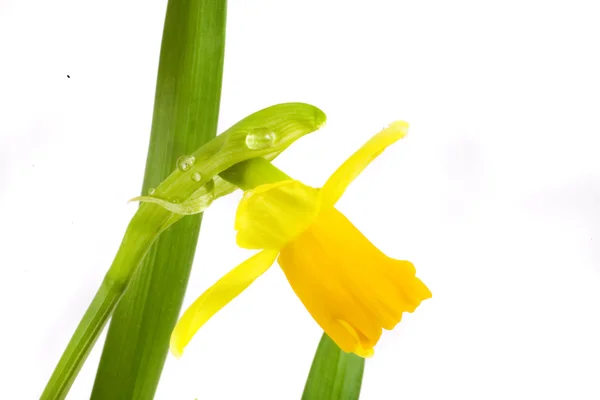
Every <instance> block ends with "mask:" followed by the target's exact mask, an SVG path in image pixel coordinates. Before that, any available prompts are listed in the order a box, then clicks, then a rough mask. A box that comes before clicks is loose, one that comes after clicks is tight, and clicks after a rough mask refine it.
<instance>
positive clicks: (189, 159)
mask: <svg viewBox="0 0 600 400" xmlns="http://www.w3.org/2000/svg"><path fill="white" fill-rule="evenodd" d="M194 162H196V158H195V157H194V156H181V157H179V158H178V159H177V168H179V170H180V171H183V172H185V171H187V170H189V169H190V168H192V165H194Z"/></svg>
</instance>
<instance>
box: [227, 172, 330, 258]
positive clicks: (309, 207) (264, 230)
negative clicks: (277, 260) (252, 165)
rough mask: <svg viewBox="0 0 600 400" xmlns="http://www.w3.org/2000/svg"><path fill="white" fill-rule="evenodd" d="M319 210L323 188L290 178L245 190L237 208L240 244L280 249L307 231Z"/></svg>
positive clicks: (238, 241) (237, 227)
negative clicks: (320, 191)
mask: <svg viewBox="0 0 600 400" xmlns="http://www.w3.org/2000/svg"><path fill="white" fill-rule="evenodd" d="M318 212H319V190H318V189H315V188H312V187H310V186H306V185H305V184H303V183H302V182H299V181H294V180H288V181H282V182H277V183H272V184H266V185H261V186H258V187H257V188H255V189H253V190H249V191H247V192H246V193H244V197H243V198H242V201H241V202H240V205H239V206H238V209H237V215H236V219H235V229H236V230H237V231H238V233H237V237H236V240H237V244H238V246H240V247H243V248H246V249H278V248H280V247H282V246H283V245H285V243H287V242H288V241H290V240H291V239H293V238H294V237H296V236H298V235H299V234H301V233H302V232H304V231H305V230H306V229H307V228H308V227H309V226H310V225H311V224H312V222H313V221H314V220H315V218H316V216H317V214H318Z"/></svg>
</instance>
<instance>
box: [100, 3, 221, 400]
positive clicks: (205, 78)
mask: <svg viewBox="0 0 600 400" xmlns="http://www.w3.org/2000/svg"><path fill="white" fill-rule="evenodd" d="M226 7H227V2H226V0H169V3H168V5H167V14H166V18H165V26H164V31H163V39H162V46H161V54H160V63H159V68H158V80H157V84H156V96H155V101H154V117H153V121H152V135H151V138H150V147H149V149H148V159H147V161H146V173H145V177H144V184H143V188H142V193H144V194H145V193H148V190H149V189H150V188H153V187H154V188H155V187H157V186H158V185H159V184H160V183H161V182H162V181H163V180H164V179H165V178H166V177H167V176H169V175H170V174H171V173H172V171H173V168H174V167H175V164H176V161H177V159H178V158H179V157H180V156H182V155H185V154H190V153H192V152H193V151H195V150H197V149H198V148H199V147H200V146H201V145H203V144H204V143H206V142H208V141H210V140H211V139H212V138H213V137H214V136H215V133H216V129H217V120H218V115H219V105H220V97H221V82H222V74H223V59H224V49H225V21H226ZM144 206H153V205H150V204H143V205H142V206H141V207H140V210H141V209H143V208H144ZM152 208H156V206H153V207H152ZM161 210H163V211H165V212H166V210H164V209H162V208H161ZM168 214H170V213H168ZM201 220H202V216H201V215H195V216H191V217H188V218H185V219H183V220H181V221H179V222H178V223H177V224H176V225H173V226H171V227H170V228H169V229H168V230H167V231H166V232H164V233H163V234H162V235H161V237H160V238H159V239H158V240H157V241H156V243H155V244H154V245H153V246H152V248H151V250H150V251H149V252H148V254H147V256H146V258H145V259H144V261H143V262H142V264H141V265H140V270H139V271H138V272H137V274H136V276H135V277H134V279H133V282H132V283H131V286H130V288H129V289H128V291H127V293H126V294H125V296H123V299H122V300H121V302H120V303H119V305H118V307H117V309H116V311H115V313H114V315H113V318H112V321H111V324H110V327H109V331H108V335H107V338H106V343H105V345H104V350H103V353H102V358H101V360H100V366H99V368H98V372H97V375H96V381H95V383H94V388H93V392H92V396H91V398H92V399H110V400H116V399H128V400H129V399H152V398H153V397H154V393H155V391H156V387H157V385H158V381H159V379H160V375H161V372H162V368H163V364H164V361H165V358H166V355H167V351H168V346H169V336H170V334H171V330H172V329H173V327H174V325H175V322H176V320H177V317H178V314H179V311H180V308H181V304H182V302H183V296H184V294H185V289H186V286H187V281H188V277H189V274H190V269H191V266H192V261H193V258H194V254H195V250H196V243H197V239H198V234H199V230H200V223H201Z"/></svg>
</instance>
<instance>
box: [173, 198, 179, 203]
mask: <svg viewBox="0 0 600 400" xmlns="http://www.w3.org/2000/svg"><path fill="white" fill-rule="evenodd" d="M171 203H173V204H179V203H181V200H179V199H177V198H175V199H171Z"/></svg>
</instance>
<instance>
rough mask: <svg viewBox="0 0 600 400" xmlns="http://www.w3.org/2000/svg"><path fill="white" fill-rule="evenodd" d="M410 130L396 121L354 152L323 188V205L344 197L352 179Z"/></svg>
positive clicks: (326, 205) (331, 203) (404, 123)
mask: <svg viewBox="0 0 600 400" xmlns="http://www.w3.org/2000/svg"><path fill="white" fill-rule="evenodd" d="M407 132H408V124H407V123H406V122H403V121H396V122H393V123H392V124H390V126H388V127H387V128H385V129H384V130H382V131H381V132H379V133H378V134H376V135H375V136H373V137H372V138H371V139H370V140H369V141H368V142H367V143H365V144H364V145H363V146H362V147H361V148H360V149H359V150H358V151H357V152H356V153H354V154H352V155H351V156H350V158H348V159H347V160H346V161H345V162H344V163H343V164H342V165H341V166H340V167H339V168H338V169H337V170H336V171H335V172H334V173H333V175H331V176H330V177H329V179H328V180H327V182H326V183H325V185H323V188H322V189H321V190H322V196H323V198H322V201H323V207H330V206H333V205H335V203H336V202H337V201H338V200H339V199H340V197H342V194H344V191H345V190H346V188H347V187H348V185H350V183H352V181H353V180H354V179H355V178H356V177H357V176H358V175H360V173H361V172H362V171H363V170H364V169H365V168H366V167H367V165H369V164H370V163H371V161H373V160H374V159H375V158H377V156H379V155H380V154H381V152H383V150H385V148H386V147H388V146H389V145H391V144H393V143H394V142H396V141H398V140H399V139H402V138H403V137H404V136H406V133H407Z"/></svg>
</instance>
